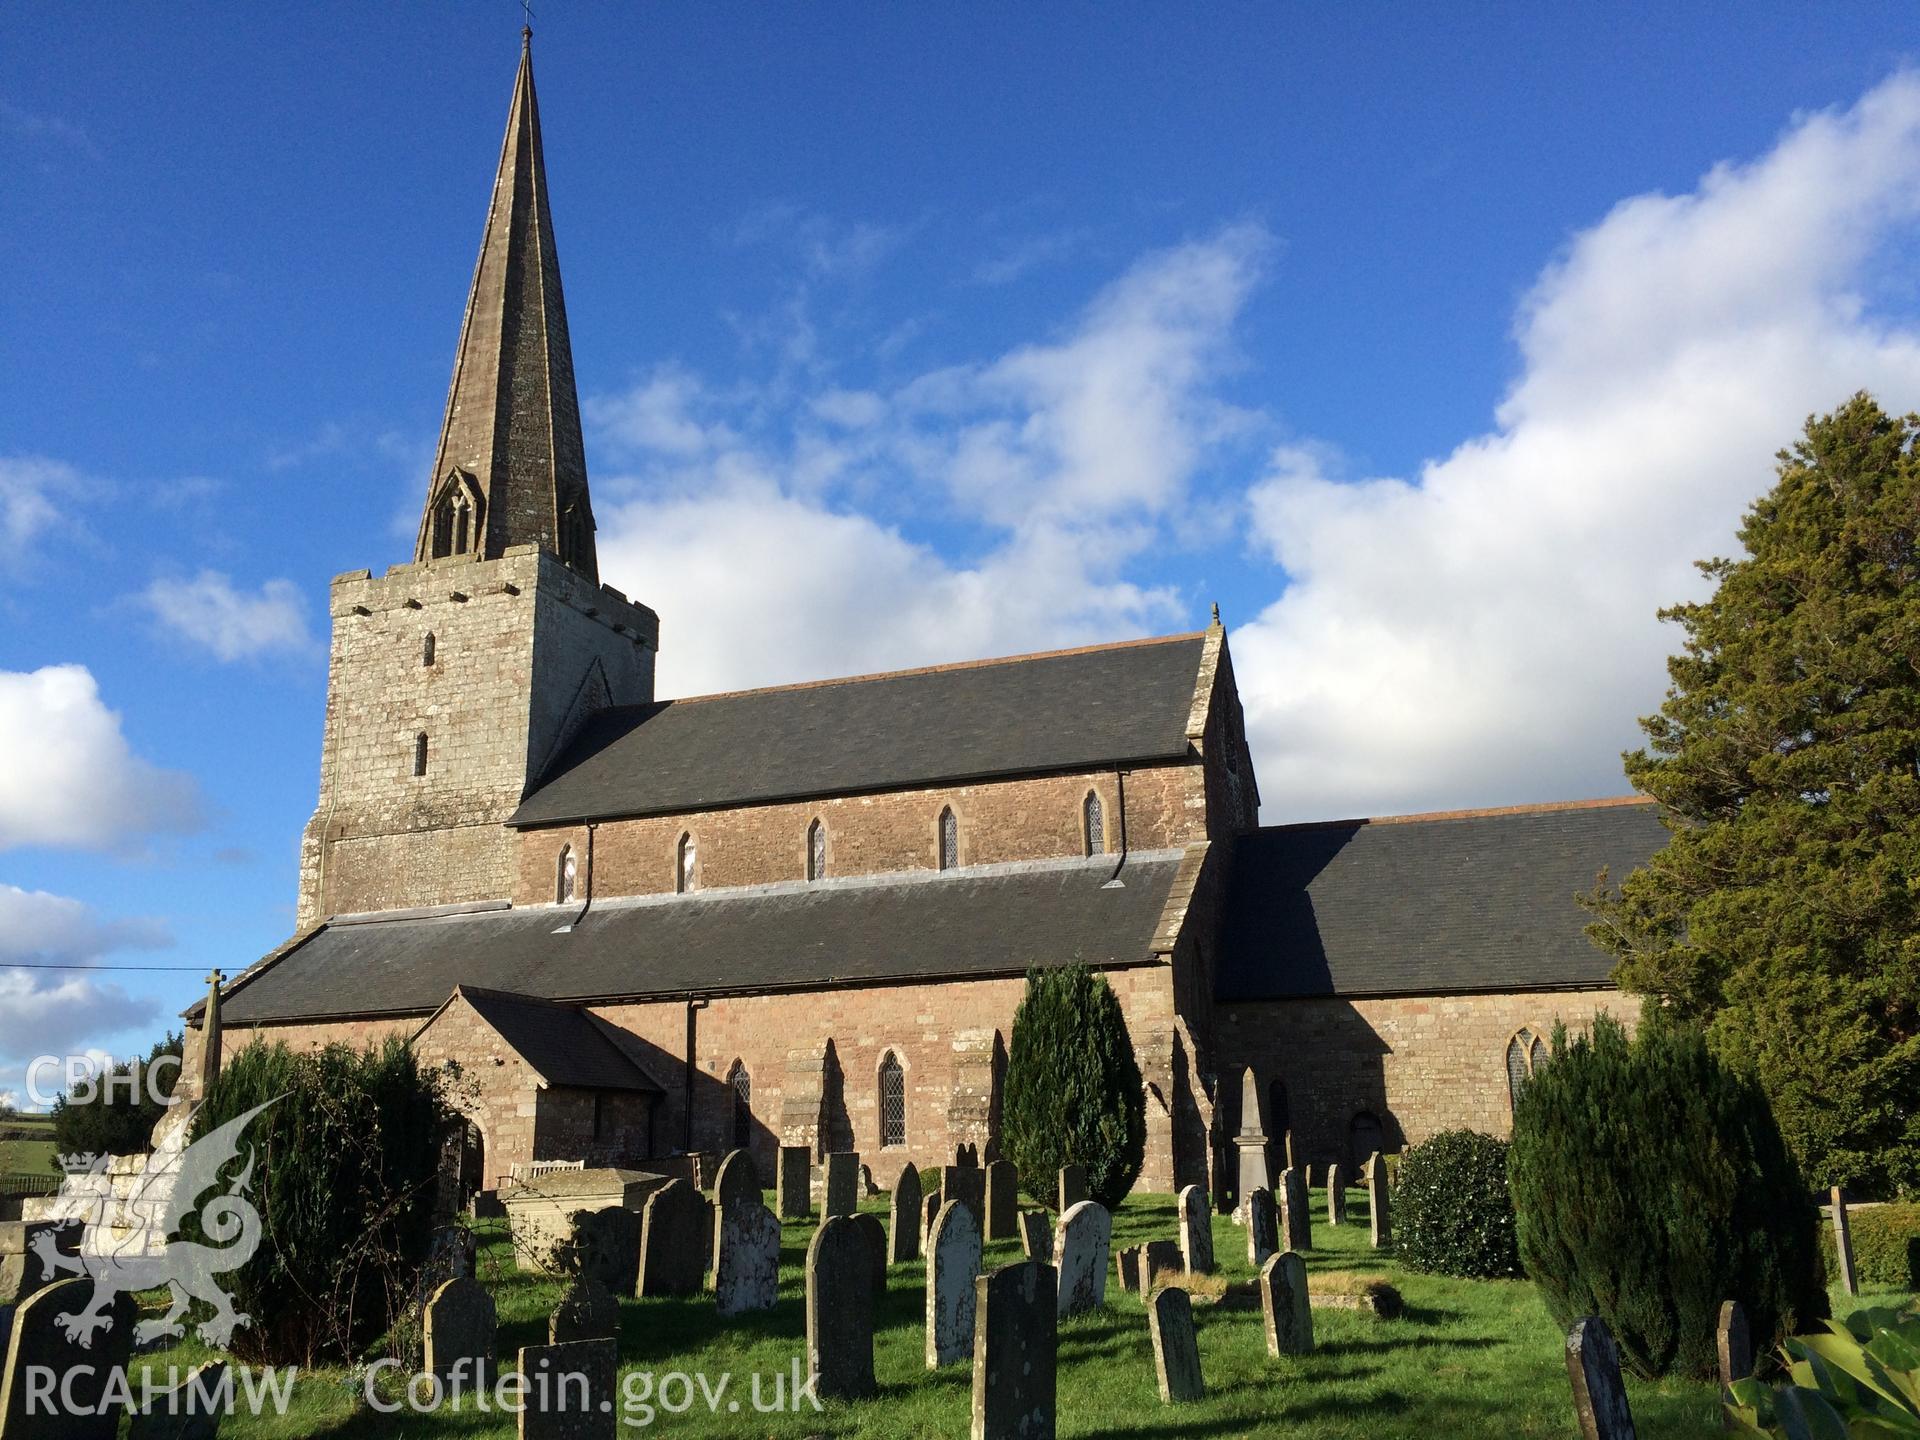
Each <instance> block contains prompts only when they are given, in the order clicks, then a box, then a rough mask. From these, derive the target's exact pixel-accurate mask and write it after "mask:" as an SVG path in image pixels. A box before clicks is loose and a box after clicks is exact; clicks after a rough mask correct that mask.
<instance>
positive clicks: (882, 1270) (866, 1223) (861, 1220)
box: [847, 1211, 887, 1304]
mask: <svg viewBox="0 0 1920 1440" xmlns="http://www.w3.org/2000/svg"><path fill="white" fill-rule="evenodd" d="M847 1219H849V1220H851V1221H853V1223H854V1225H855V1226H857V1227H858V1228H859V1231H860V1239H861V1241H862V1242H863V1243H864V1244H865V1245H866V1247H867V1263H868V1264H870V1265H871V1266H872V1267H873V1299H874V1303H875V1304H878V1303H879V1301H880V1297H881V1296H882V1295H885V1294H886V1293H887V1227H886V1226H884V1225H882V1224H881V1223H880V1217H879V1216H878V1215H873V1214H869V1213H868V1212H866V1211H862V1212H861V1213H860V1214H858V1215H849V1216H848V1217H847Z"/></svg>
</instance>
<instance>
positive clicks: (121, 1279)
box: [34, 1097, 278, 1348]
mask: <svg viewBox="0 0 1920 1440" xmlns="http://www.w3.org/2000/svg"><path fill="white" fill-rule="evenodd" d="M277 1098H278V1097H276V1099H277ZM274 1103H276V1101H275V1100H269V1101H267V1103H266V1105H256V1106H255V1107H254V1108H253V1109H251V1110H249V1111H247V1112H246V1113H245V1114H244V1115H236V1116H235V1117H234V1118H233V1119H231V1120H229V1121H227V1122H226V1124H224V1125H222V1126H220V1127H219V1128H218V1129H215V1130H210V1131H208V1132H207V1133H206V1134H205V1135H202V1136H201V1137H200V1138H199V1139H198V1140H196V1141H194V1142H193V1143H192V1144H191V1145H189V1146H187V1147H186V1149H184V1150H183V1151H181V1152H180V1157H179V1160H178V1162H177V1163H176V1164H173V1165H157V1166H156V1165H154V1164H151V1163H150V1164H149V1166H148V1172H147V1173H146V1174H145V1175H144V1176H142V1177H141V1179H140V1182H139V1188H138V1190H137V1191H136V1192H135V1193H134V1194H133V1195H132V1196H131V1197H128V1198H126V1199H124V1200H122V1199H116V1198H114V1197H113V1196H112V1195H111V1194H110V1193H100V1194H97V1195H95V1196H94V1197H93V1198H92V1201H91V1204H90V1205H89V1206H88V1210H87V1213H86V1215H85V1216H84V1217H83V1219H84V1221H85V1224H86V1231H85V1234H86V1235H87V1236H88V1237H89V1238H90V1240H91V1243H90V1244H89V1243H86V1242H83V1243H82V1245H81V1247H80V1249H81V1253H80V1254H79V1255H77V1256H74V1255H67V1254H64V1253H62V1252H61V1251H60V1249H59V1248H58V1246H57V1245H56V1244H55V1242H54V1238H53V1236H52V1235H51V1234H48V1233H45V1232H42V1233H41V1234H40V1235H38V1236H36V1237H35V1240H34V1253H35V1254H36V1255H38V1256H39V1259H40V1268H41V1281H42V1283H49V1282H51V1281H52V1280H54V1279H55V1278H56V1277H58V1276H59V1275H61V1274H63V1273H71V1274H75V1275H81V1276H85V1277H87V1278H90V1279H91V1280H92V1281H93V1299H92V1301H91V1302H90V1303H89V1304H88V1305H87V1307H86V1308H85V1309H84V1310H81V1311H79V1312H78V1313H77V1314H68V1315H61V1316H58V1317H57V1319H58V1321H59V1324H60V1326H61V1328H62V1329H63V1330H64V1331H65V1332H66V1335H67V1338H68V1339H69V1340H72V1341H74V1342H76V1343H78V1344H80V1345H82V1346H85V1347H88V1348H91V1347H92V1345H93V1337H94V1335H95V1333H96V1332H99V1331H105V1330H108V1329H110V1328H112V1325H113V1316H112V1314H111V1307H112V1305H113V1299H114V1296H115V1295H117V1294H119V1293H120V1292H122V1291H137V1290H157V1289H159V1288H160V1287H161V1286H163V1285H164V1286H166V1287H167V1288H168V1289H169V1290H170V1291H171V1292H172V1295H173V1304H172V1306H171V1307H170V1308H169V1309H168V1311H167V1313H166V1314H165V1315H163V1316H161V1317H160V1318H159V1319H157V1320H146V1321H143V1322H141V1324H140V1325H138V1326H137V1327H136V1328H135V1330H134V1338H135V1340H136V1341H137V1342H139V1343H141V1344H145V1343H147V1342H149V1341H152V1340H156V1339H162V1338H165V1339H178V1338H180V1337H181V1336H183V1335H185V1334H186V1326H185V1325H184V1324H183V1323H182V1321H181V1317H182V1316H183V1315H185V1314H186V1312H187V1307H188V1306H189V1305H191V1304H192V1303H193V1301H195V1300H200V1301H204V1302H205V1303H206V1304H208V1305H211V1306H212V1307H213V1310H214V1313H213V1315H212V1317H211V1318H210V1319H208V1320H206V1321H205V1322H204V1323H202V1324H201V1325H200V1326H198V1327H197V1333H198V1334H199V1336H200V1338H201V1339H202V1340H204V1341H206V1343H207V1344H209V1345H215V1346H221V1347H224V1346H225V1345H226V1344H227V1343H228V1342H229V1341H230V1340H231V1339H232V1337H233V1332H234V1329H235V1327H236V1326H240V1325H250V1324H252V1323H253V1317H252V1316H250V1315H245V1314H241V1313H239V1312H236V1311H235V1310H234V1308H233V1302H232V1300H231V1299H229V1298H228V1296H227V1293H226V1291H224V1290H223V1289H221V1288H220V1285H219V1284H218V1282H217V1280H216V1277H217V1276H219V1275H221V1274H222V1273H224V1272H226V1271H229V1270H236V1269H238V1268H239V1267H240V1266H242V1265H244V1264H246V1262H247V1261H248V1260H249V1259H251V1258H252V1256H253V1253H254V1251H256V1250H258V1249H259V1248H260V1212H259V1211H258V1210H257V1209H255V1208H254V1206H253V1203H252V1202H251V1201H249V1200H248V1199H247V1198H246V1191H247V1186H248V1184H249V1183H250V1182H251V1181H252V1179H253V1166H254V1153H253V1147H252V1146H251V1145H248V1146H246V1155H245V1157H244V1160H242V1156H241V1148H242V1141H243V1137H244V1135H245V1133H246V1129H247V1126H248V1125H249V1124H251V1123H252V1122H253V1119H254V1117H255V1116H257V1115H258V1114H260V1112H261V1111H262V1110H265V1109H266V1108H267V1106H268V1105H272V1104H274ZM84 1158H85V1160H86V1169H85V1170H84V1171H83V1172H80V1173H85V1174H91V1175H104V1174H106V1173H107V1165H108V1160H109V1157H107V1156H105V1155H98V1156H89V1157H84ZM157 1158H158V1157H156V1159H157ZM237 1160H242V1163H241V1165H240V1168H239V1172H238V1173H237V1174H233V1175H231V1176H229V1175H228V1174H227V1171H228V1168H229V1167H230V1166H231V1165H232V1164H233V1163H234V1162H235V1161H237ZM221 1187H224V1188H221ZM210 1190H217V1191H218V1193H217V1194H214V1195H212V1196H209V1197H208V1198H207V1199H206V1200H205V1203H202V1201H201V1197H202V1196H205V1195H207V1192H208V1191H210ZM115 1212H118V1213H130V1214H133V1215H137V1216H148V1217H151V1218H149V1219H147V1220H145V1221H144V1223H139V1224H136V1225H134V1226H133V1227H132V1228H131V1229H128V1230H124V1231H118V1230H116V1228H115V1227H114V1226H113V1223H112V1221H113V1213H115ZM196 1213H197V1214H198V1215H199V1217H200V1231H201V1233H202V1234H204V1235H205V1236H206V1237H207V1239H208V1240H210V1241H212V1242H213V1243H212V1244H203V1243H201V1242H200V1241H198V1240H185V1239H182V1238H181V1237H180V1229H181V1226H182V1225H183V1224H184V1223H185V1221H186V1219H187V1217H188V1216H190V1215H193V1214H196ZM160 1242H164V1243H160Z"/></svg>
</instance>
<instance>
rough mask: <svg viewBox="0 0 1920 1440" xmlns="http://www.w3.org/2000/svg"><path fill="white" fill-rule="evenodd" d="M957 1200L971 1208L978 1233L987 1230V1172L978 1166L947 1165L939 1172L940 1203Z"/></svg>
mask: <svg viewBox="0 0 1920 1440" xmlns="http://www.w3.org/2000/svg"><path fill="white" fill-rule="evenodd" d="M949 1200H958V1201H959V1202H960V1203H961V1204H963V1205H970V1206H972V1207H973V1218H974V1220H975V1221H977V1222H978V1223H979V1226H980V1233H981V1234H982V1235H984V1234H986V1229H987V1172H986V1171H984V1170H982V1169H981V1168H980V1167H979V1166H978V1165H948V1166H945V1167H944V1168H942V1170H941V1171H940V1203H941V1204H943V1205H944V1204H946V1202H947V1201H949Z"/></svg>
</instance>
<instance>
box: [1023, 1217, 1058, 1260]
mask: <svg viewBox="0 0 1920 1440" xmlns="http://www.w3.org/2000/svg"><path fill="white" fill-rule="evenodd" d="M1019 1218H1020V1248H1021V1249H1022V1250H1023V1251H1025V1252H1026V1256H1027V1258H1028V1259H1029V1260H1038V1261H1039V1262H1040V1263H1041V1264H1042V1265H1052V1264H1053V1226H1052V1225H1050V1224H1049V1223H1048V1216H1047V1212H1046V1211H1044V1210H1022V1211H1021V1212H1020V1217H1019Z"/></svg>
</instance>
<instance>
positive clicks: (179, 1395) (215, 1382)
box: [127, 1360, 232, 1440]
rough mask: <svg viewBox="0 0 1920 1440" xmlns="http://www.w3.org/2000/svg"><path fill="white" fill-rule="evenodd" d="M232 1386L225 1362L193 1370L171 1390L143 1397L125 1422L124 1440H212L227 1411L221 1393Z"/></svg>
mask: <svg viewBox="0 0 1920 1440" xmlns="http://www.w3.org/2000/svg"><path fill="white" fill-rule="evenodd" d="M231 1383H232V1382H231V1381H229V1380H228V1379H227V1362H226V1361H224V1360H209V1361H208V1362H207V1363H206V1364H204V1365H196V1366H194V1367H193V1369H192V1370H191V1371H190V1372H189V1373H188V1375H187V1378H186V1379H185V1380H183V1381H181V1382H180V1383H179V1384H178V1385H175V1386H174V1387H173V1388H172V1389H170V1390H161V1391H157V1392H155V1393H153V1394H150V1395H146V1396H144V1398H143V1400H142V1403H141V1406H140V1408H139V1409H138V1410H136V1411H134V1413H133V1418H132V1420H131V1421H130V1422H128V1426H127V1440H215V1437H216V1436H218V1435H219V1433H220V1416H221V1414H222V1413H223V1412H224V1411H225V1410H226V1409H227V1405H226V1403H225V1402H226V1398H227V1397H226V1395H225V1394H224V1393H223V1392H224V1391H225V1390H226V1389H227V1387H228V1386H230V1385H231Z"/></svg>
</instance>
